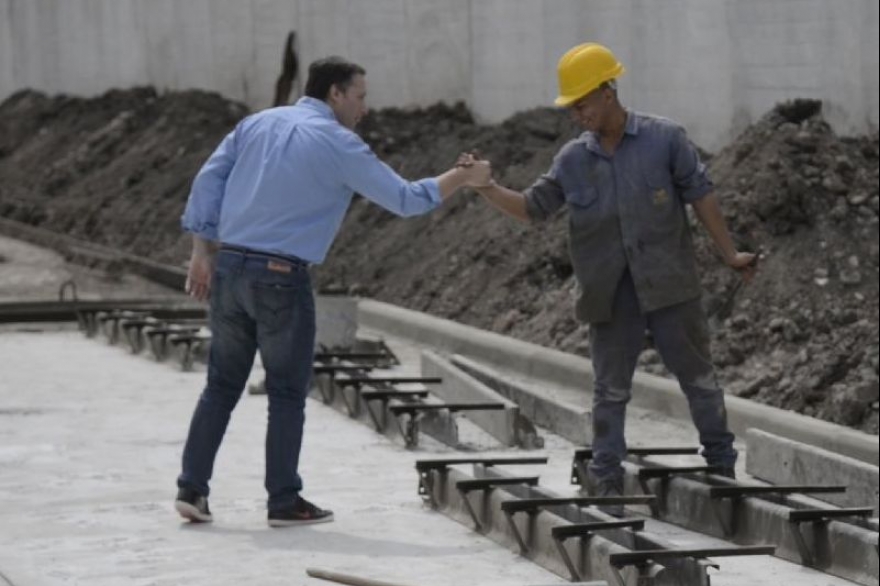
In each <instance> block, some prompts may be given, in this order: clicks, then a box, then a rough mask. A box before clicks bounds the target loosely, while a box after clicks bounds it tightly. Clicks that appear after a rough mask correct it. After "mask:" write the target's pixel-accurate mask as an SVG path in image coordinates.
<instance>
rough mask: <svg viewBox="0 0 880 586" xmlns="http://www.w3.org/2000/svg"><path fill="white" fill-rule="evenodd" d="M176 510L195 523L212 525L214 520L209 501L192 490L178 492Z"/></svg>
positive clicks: (184, 489)
mask: <svg viewBox="0 0 880 586" xmlns="http://www.w3.org/2000/svg"><path fill="white" fill-rule="evenodd" d="M174 508H175V509H177V512H178V513H180V516H181V517H183V518H184V519H188V520H189V521H191V522H193V523H210V522H211V521H213V520H214V517H213V516H211V510H210V509H209V508H208V499H207V498H205V497H204V496H202V495H200V494H199V493H197V492H196V491H194V490H193V489H191V488H181V489H179V490H178V491H177V498H176V499H175V500H174Z"/></svg>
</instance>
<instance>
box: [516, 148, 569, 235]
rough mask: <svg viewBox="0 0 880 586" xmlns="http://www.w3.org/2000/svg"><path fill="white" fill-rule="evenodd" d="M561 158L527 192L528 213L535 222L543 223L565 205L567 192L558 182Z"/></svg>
mask: <svg viewBox="0 0 880 586" xmlns="http://www.w3.org/2000/svg"><path fill="white" fill-rule="evenodd" d="M559 165H560V163H559V157H558V156H557V158H556V159H555V160H554V161H553V165H552V166H551V167H550V170H549V171H547V172H546V173H544V174H543V175H541V177H539V178H538V180H537V181H535V183H534V184H532V186H531V187H529V188H528V189H526V190H525V192H524V193H525V197H526V213H528V214H529V217H530V218H531V219H532V220H535V221H543V220H546V219H548V218H549V217H550V216H552V215H553V214H555V213H556V212H557V211H558V210H559V208H561V207H562V206H563V205H564V204H565V190H563V188H562V185H561V184H560V182H559V180H558V176H559Z"/></svg>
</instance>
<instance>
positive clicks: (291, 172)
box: [175, 57, 491, 527]
mask: <svg viewBox="0 0 880 586" xmlns="http://www.w3.org/2000/svg"><path fill="white" fill-rule="evenodd" d="M366 93H367V90H366V78H365V71H364V69H363V68H362V67H360V66H358V65H356V64H354V63H351V62H348V61H346V60H344V59H341V58H339V57H330V58H327V59H321V60H319V61H316V62H314V63H312V64H311V66H310V67H309V77H308V81H307V82H306V89H305V97H302V98H300V99H299V100H298V101H297V103H296V104H295V105H294V106H284V107H279V108H271V109H268V110H264V111H262V112H258V113H256V114H253V115H252V116H249V117H247V118H245V119H244V120H242V121H241V122H240V123H239V124H238V125H237V126H236V127H235V129H234V130H233V131H232V132H230V133H229V134H228V135H227V136H226V138H224V139H223V141H222V142H221V143H220V145H219V146H218V147H217V149H216V150H215V151H214V153H213V154H212V155H211V157H210V158H209V159H208V161H207V162H206V163H205V164H204V166H203V167H202V169H201V170H200V171H199V173H198V175H197V176H196V178H195V180H194V181H193V185H192V190H191V192H190V195H189V200H188V201H187V204H186V210H185V211H184V214H183V217H182V225H183V228H184V229H185V230H186V231H188V232H191V233H192V235H193V250H192V257H191V259H190V265H189V273H188V277H187V283H186V290H187V292H188V293H189V294H190V295H192V296H193V297H195V298H197V299H200V300H203V299H207V298H209V297H210V303H211V311H210V320H211V321H210V326H211V352H210V357H209V361H208V375H207V384H206V386H205V388H204V391H203V392H202V394H201V396H200V398H199V400H198V404H197V405H196V409H195V413H194V414H193V416H192V421H191V423H190V428H189V434H188V436H187V440H186V445H185V446H184V450H183V462H182V470H181V473H180V475H179V476H178V478H177V486H178V492H177V497H176V499H175V508H176V510H177V511H178V512H179V513H180V515H181V516H183V517H184V518H186V519H188V520H190V521H195V522H206V521H211V520H212V518H213V517H212V515H211V512H210V509H209V507H208V494H209V488H208V482H209V481H210V479H211V476H212V473H213V468H214V460H215V457H216V455H217V450H218V449H219V448H220V443H221V442H222V440H223V435H224V434H225V432H226V427H227V425H228V423H229V419H230V415H231V413H232V410H233V409H234V408H235V406H236V404H237V403H238V400H239V398H240V397H241V394H242V391H243V390H244V387H245V383H246V382H247V380H248V376H249V375H250V372H251V367H252V365H253V362H254V356H255V353H256V351H257V350H259V351H260V357H261V359H262V363H263V367H264V368H265V370H266V394H267V395H268V398H269V421H268V427H267V431H266V476H265V488H266V491H267V492H268V502H267V508H268V523H269V525H270V526H273V527H283V526H288V525H301V524H306V523H320V522H326V521H330V520H332V519H333V514H332V512H331V511H329V510H326V509H323V508H321V507H318V506H317V505H315V504H313V503H311V502H309V501H308V500H306V499H305V498H303V497H302V495H301V492H302V488H303V484H302V479H301V478H300V475H299V456H300V448H301V446H302V436H303V422H304V419H305V402H306V395H307V394H308V391H309V383H310V378H311V373H312V359H313V351H314V345H315V302H314V298H313V296H312V288H311V282H310V279H309V272H308V266H309V265H310V264H313V263H320V262H322V261H323V260H324V257H325V256H326V254H327V251H328V249H329V248H330V245H331V244H332V242H333V239H334V238H335V236H336V232H337V231H338V229H339V226H340V225H341V224H342V220H343V217H344V216H345V212H346V210H347V209H348V206H349V203H350V202H351V198H352V196H353V194H354V192H358V193H360V194H362V195H363V196H364V197H366V198H367V199H370V200H372V201H374V202H375V203H378V204H379V205H381V206H382V207H384V208H386V209H388V210H389V211H391V212H394V213H395V214H398V215H401V216H412V215H417V214H424V213H427V212H429V211H431V210H433V209H435V208H436V207H437V206H438V205H440V203H441V202H442V201H443V200H445V199H446V198H448V197H450V196H451V195H452V194H453V193H454V192H455V191H457V190H458V189H459V188H461V187H464V186H465V185H467V186H478V185H485V184H486V183H487V182H488V180H489V179H490V177H491V168H490V167H489V164H488V163H487V162H484V161H469V163H470V164H469V166H468V167H467V168H462V167H453V168H452V169H450V170H448V171H446V172H445V173H443V174H441V175H439V176H437V177H432V178H427V179H422V180H420V181H415V182H410V181H406V180H404V179H403V178H401V177H400V176H399V175H397V174H396V173H395V172H394V171H393V170H392V169H391V168H390V167H388V166H387V165H385V164H384V163H382V162H381V161H380V160H379V159H378V158H377V157H376V155H375V154H374V153H373V152H372V151H371V150H370V148H369V146H367V144H366V143H365V142H364V141H363V140H362V139H361V138H360V137H359V136H358V135H357V134H355V133H354V132H353V129H354V127H355V125H356V124H357V123H358V121H359V120H360V119H361V118H362V117H363V116H364V115H365V114H366V112H367V108H366V105H365V98H366Z"/></svg>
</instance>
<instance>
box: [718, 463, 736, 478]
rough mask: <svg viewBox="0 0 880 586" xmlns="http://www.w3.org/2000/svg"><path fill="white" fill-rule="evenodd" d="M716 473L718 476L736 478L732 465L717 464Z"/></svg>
mask: <svg viewBox="0 0 880 586" xmlns="http://www.w3.org/2000/svg"><path fill="white" fill-rule="evenodd" d="M716 474H717V475H718V476H724V477H726V478H730V479H731V480H736V468H734V467H733V466H719V467H718V472H716Z"/></svg>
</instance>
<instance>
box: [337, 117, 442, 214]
mask: <svg viewBox="0 0 880 586" xmlns="http://www.w3.org/2000/svg"><path fill="white" fill-rule="evenodd" d="M342 132H343V134H341V137H340V140H337V141H335V142H336V146H337V151H336V152H337V154H338V159H337V164H338V166H339V172H340V173H341V177H342V181H343V183H345V185H346V186H347V187H348V188H349V189H351V190H353V191H356V192H357V193H359V194H361V195H362V196H364V197H366V198H367V199H369V200H370V201H372V202H374V203H376V204H378V205H380V206H382V207H383V208H385V209H386V210H388V211H390V212H392V213H394V214H397V215H398V216H405V217H406V216H417V215H419V214H424V213H427V212H430V211H431V210H433V209H435V208H436V207H437V206H439V205H440V203H441V202H442V199H441V197H440V184H439V182H438V180H437V179H436V178H428V179H421V180H419V181H407V180H406V179H404V178H402V177H401V176H400V175H398V174H397V173H395V172H394V170H393V169H392V168H391V167H389V166H388V165H386V164H385V163H383V162H382V161H380V160H379V157H377V156H376V154H375V153H374V152H373V151H372V150H371V149H370V147H369V145H367V143H365V142H364V141H363V139H361V138H360V137H359V136H358V135H356V134H355V133H353V132H350V131H347V130H346V131H342Z"/></svg>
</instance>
